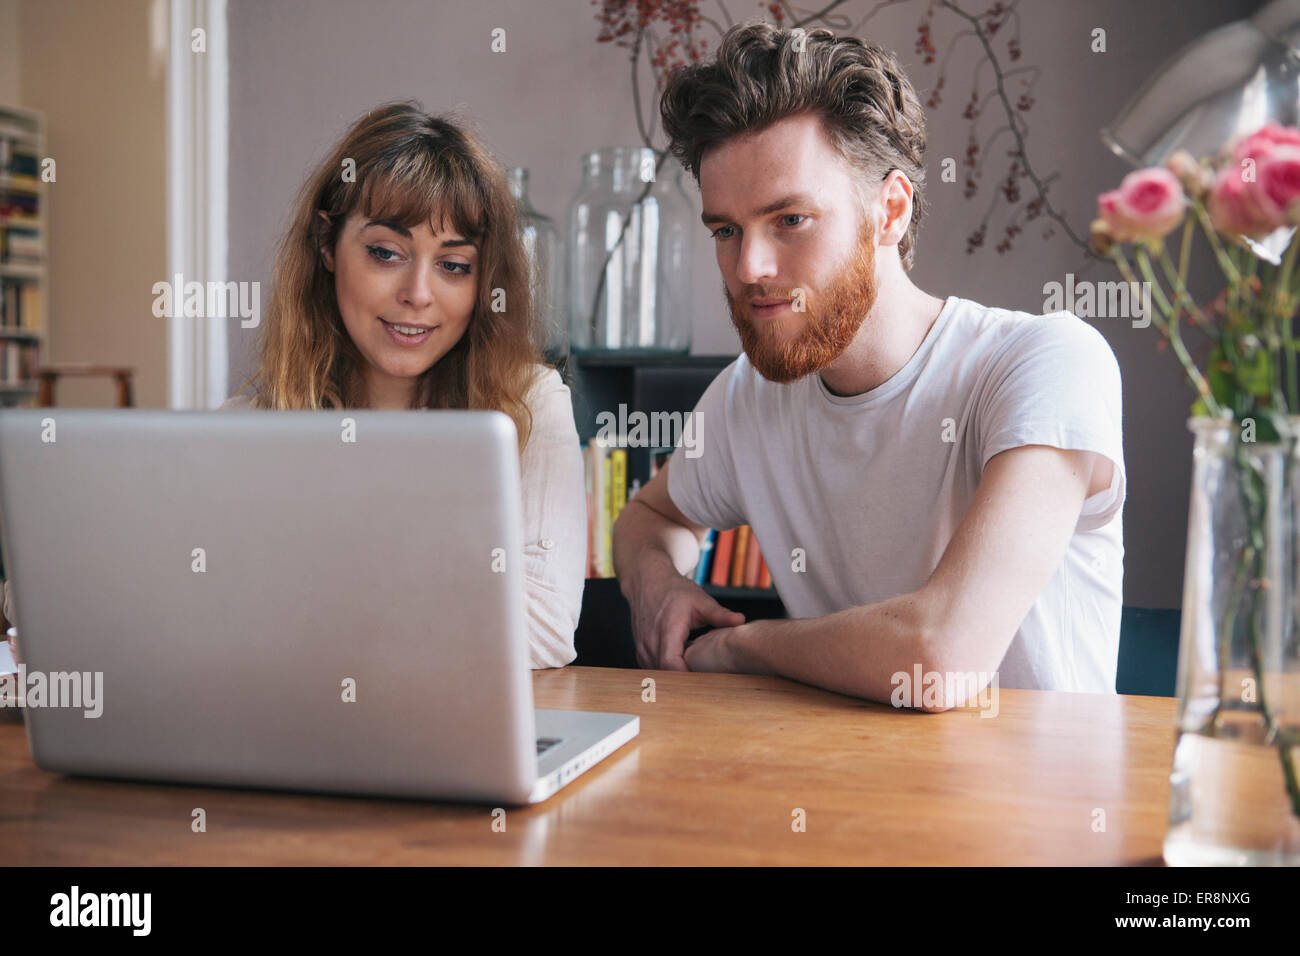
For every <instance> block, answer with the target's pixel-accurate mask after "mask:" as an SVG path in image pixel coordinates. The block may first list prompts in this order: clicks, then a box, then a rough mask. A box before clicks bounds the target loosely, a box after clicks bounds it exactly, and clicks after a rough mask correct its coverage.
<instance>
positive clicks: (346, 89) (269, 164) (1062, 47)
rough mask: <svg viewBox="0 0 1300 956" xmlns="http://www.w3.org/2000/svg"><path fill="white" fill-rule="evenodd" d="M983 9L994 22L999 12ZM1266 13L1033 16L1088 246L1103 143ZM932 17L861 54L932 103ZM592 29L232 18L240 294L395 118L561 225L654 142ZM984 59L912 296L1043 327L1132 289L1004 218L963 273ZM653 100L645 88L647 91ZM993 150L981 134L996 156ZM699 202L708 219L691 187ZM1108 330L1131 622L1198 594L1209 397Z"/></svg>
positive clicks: (458, 19)
mask: <svg viewBox="0 0 1300 956" xmlns="http://www.w3.org/2000/svg"><path fill="white" fill-rule="evenodd" d="M965 5H966V7H967V8H968V9H970V10H972V11H975V10H981V9H984V8H986V7H987V6H988V4H987V3H985V2H984V0H966V3H965ZM706 6H712V5H711V4H710V5H706ZM873 6H875V0H851V2H850V3H848V4H846V6H845V7H844V8H841V9H843V10H847V11H848V12H849V14H850V16H851V17H852V20H853V21H854V22H857V21H858V20H859V19H860V18H861V17H862V16H863V15H865V13H866V12H867V11H868V10H870V9H871V8H872V7H873ZM1257 6H1258V3H1257V2H1256V0H1181V2H1179V3H1178V4H1176V5H1175V4H1170V3H1167V2H1152V0H1145V2H1129V0H1095V2H1091V3H1080V2H1077V0H1025V2H1023V3H1021V14H1022V27H1021V46H1022V48H1023V50H1024V57H1023V59H1022V61H1021V63H1022V64H1034V65H1038V66H1040V67H1042V69H1043V73H1042V75H1041V77H1040V78H1039V81H1038V85H1037V87H1036V89H1035V91H1034V95H1035V97H1036V100H1037V102H1036V104H1035V106H1034V107H1033V109H1032V110H1031V112H1030V113H1029V121H1030V127H1031V134H1030V139H1029V149H1030V157H1031V160H1032V161H1033V162H1034V164H1035V166H1036V169H1037V170H1038V171H1039V172H1040V173H1041V174H1043V175H1046V174H1048V173H1051V172H1059V173H1060V180H1059V182H1058V183H1057V184H1056V185H1055V187H1054V188H1053V189H1052V196H1053V200H1054V202H1055V203H1056V204H1057V205H1058V206H1059V208H1060V209H1061V210H1062V211H1063V212H1064V213H1065V214H1066V215H1067V217H1068V218H1069V219H1070V221H1071V223H1072V224H1073V225H1074V227H1075V229H1076V231H1080V232H1086V230H1087V226H1088V222H1089V220H1090V219H1091V218H1092V216H1093V214H1094V212H1095V209H1096V196H1097V194H1098V193H1099V192H1102V191H1104V190H1106V189H1110V188H1113V186H1114V185H1115V184H1116V183H1118V181H1119V179H1120V178H1121V177H1122V176H1123V174H1124V173H1125V172H1126V171H1127V167H1126V166H1124V164H1123V163H1122V162H1121V161H1120V160H1118V159H1117V158H1115V157H1114V156H1112V155H1111V154H1110V153H1109V152H1108V151H1107V150H1106V149H1105V148H1104V147H1103V146H1102V144H1101V142H1100V140H1099V138H1098V135H1097V131H1098V130H1099V129H1100V128H1101V127H1102V126H1104V125H1106V124H1107V123H1108V122H1109V121H1110V120H1112V119H1113V118H1114V116H1115V114H1116V113H1117V112H1118V111H1119V109H1120V108H1121V107H1122V106H1123V104H1124V103H1125V102H1126V101H1127V99H1128V98H1129V97H1130V96H1131V95H1132V94H1133V92H1134V91H1135V90H1136V89H1137V87H1138V86H1139V85H1140V84H1141V82H1142V81H1143V79H1144V78H1145V77H1146V76H1147V75H1148V74H1149V73H1150V72H1151V71H1152V70H1153V69H1154V68H1155V67H1156V65H1158V64H1159V63H1160V62H1161V60H1163V59H1164V58H1165V57H1166V56H1168V55H1169V54H1171V53H1173V52H1174V51H1175V50H1176V49H1177V48H1178V47H1179V46H1181V45H1182V44H1184V43H1186V42H1188V41H1190V40H1192V39H1194V38H1195V37H1197V36H1199V35H1200V34H1202V33H1203V32H1205V31H1206V30H1208V29H1210V28H1212V27H1215V26H1218V25H1221V24H1223V23H1226V22H1229V21H1231V20H1234V19H1238V18H1239V17H1241V16H1245V15H1247V14H1249V13H1250V12H1251V11H1253V10H1254V9H1255V8H1256V7H1257ZM923 7H924V2H923V0H916V2H913V3H908V4H903V5H901V6H896V7H890V8H886V9H884V10H883V11H881V12H880V13H879V14H877V15H876V16H875V17H874V18H873V19H872V20H871V21H870V22H869V23H868V24H867V26H866V27H865V28H864V29H863V30H862V33H863V34H864V35H866V36H869V37H870V38H871V39H873V40H875V41H877V42H879V43H881V44H883V45H884V46H886V47H889V48H890V49H893V50H894V51H896V52H897V53H898V55H899V56H900V59H901V60H902V62H903V64H904V66H905V68H907V70H908V72H909V75H910V76H911V78H912V81H913V83H914V84H915V85H916V86H917V87H918V88H919V89H921V90H922V96H923V97H924V96H925V93H926V91H928V89H929V88H930V87H931V85H932V84H933V82H934V79H935V78H936V77H937V75H938V74H937V66H928V67H927V66H922V65H920V62H919V58H918V57H917V56H916V55H915V54H914V52H913V50H914V45H915V38H916V24H917V21H918V19H919V17H920V14H921V11H922V9H923ZM728 8H729V9H730V11H731V13H732V15H733V16H734V17H737V18H740V17H743V16H748V15H750V13H751V12H753V11H755V10H756V6H755V5H754V4H753V3H750V2H746V0H730V2H729V3H728ZM593 9H594V8H593V6H592V5H591V2H590V0H545V2H542V0H531V2H528V0H476V2H474V3H467V2H449V0H372V2H368V3H366V4H357V3H353V2H350V0H310V2H308V0H277V2H276V3H274V4H268V3H266V2H264V0H229V18H230V59H231V64H230V113H231V117H230V119H231V129H230V170H229V172H230V229H231V244H230V245H231V252H230V257H231V263H230V264H231V276H230V278H232V279H238V280H245V279H260V280H261V281H263V282H264V283H265V282H269V279H270V269H271V257H272V254H273V250H274V243H275V241H276V239H277V238H278V236H279V234H280V232H281V230H282V229H283V228H284V225H285V217H286V215H287V214H288V211H289V207H290V204H291V202H292V199H293V196H294V194H295V192H296V191H297V189H298V187H299V186H300V185H301V183H302V181H303V179H304V178H305V176H306V175H307V172H308V170H309V169H310V168H311V166H312V165H313V164H314V163H316V162H318V161H319V159H320V157H321V156H322V155H323V154H324V153H325V151H326V150H327V149H328V148H329V146H330V145H331V144H332V143H333V142H334V141H335V140H336V139H337V138H338V137H339V135H340V134H341V133H342V132H343V130H344V129H345V128H346V126H347V125H348V123H349V122H351V121H352V120H353V119H355V118H356V117H357V116H358V115H359V114H361V113H363V112H365V111H366V110H367V109H369V108H370V107H372V106H374V105H375V104H377V103H380V102H382V101H385V100H389V99H396V98H409V97H414V98H416V99H418V100H420V101H421V102H422V103H423V104H424V106H425V108H426V109H428V110H429V111H431V112H453V111H454V112H455V113H456V114H457V115H458V116H460V117H461V118H462V119H465V120H468V121H469V122H470V124H471V126H472V127H473V128H474V129H475V130H476V131H477V132H478V133H479V135H480V136H482V137H483V139H484V140H485V142H486V143H487V145H488V146H489V148H491V149H492V150H493V151H494V153H495V154H496V156H497V157H498V159H500V160H501V161H502V162H503V163H505V164H507V165H522V166H527V167H529V169H530V170H531V180H532V182H531V192H532V199H533V203H534V205H536V206H537V207H538V208H539V209H541V210H542V211H543V212H545V213H547V214H549V215H551V216H553V217H555V218H556V219H557V220H559V221H560V222H563V219H564V216H565V212H566V207H567V204H568V202H569V200H570V199H571V198H572V196H573V194H574V193H575V192H576V190H577V188H578V165H577V161H578V157H579V155H580V154H581V153H582V152H583V151H585V150H587V149H590V148H593V147H598V146H606V145H617V144H631V145H635V144H637V142H638V138H637V133H636V122H635V119H634V115H633V111H632V98H631V81H630V73H629V66H628V64H627V59H626V52H625V51H623V50H621V49H618V48H615V47H614V46H612V45H611V44H598V43H596V41H595V37H596V33H597V24H596V22H595V19H594V17H593ZM710 12H713V13H716V11H710ZM495 27H504V28H505V29H506V31H507V52H506V53H504V54H494V53H492V52H490V51H489V47H488V43H489V34H490V31H491V30H492V29H493V28H495ZM958 27H959V24H958V23H957V21H956V20H955V18H954V17H953V16H952V15H951V14H946V13H944V12H943V11H940V12H939V14H938V15H937V16H936V21H935V35H936V44H937V45H938V46H939V49H940V52H941V53H942V51H943V50H944V49H945V46H946V44H945V42H944V41H945V40H946V38H947V37H949V36H951V35H952V34H953V33H955V32H956V31H957V29H958ZM1095 27H1102V28H1104V29H1105V30H1106V33H1107V52H1106V53H1104V54H1098V53H1093V52H1091V50H1090V34H1091V31H1092V30H1093V29H1094V28H1095ZM975 53H976V50H975V44H974V42H973V40H972V39H971V38H967V39H966V40H963V41H962V43H961V45H960V46H959V47H958V48H957V51H956V52H955V54H954V56H953V58H952V61H951V64H950V71H949V77H948V81H947V91H948V93H947V98H946V101H945V102H944V103H943V104H942V105H941V106H940V107H939V108H938V109H936V110H934V111H933V112H932V114H931V116H930V123H929V130H930V133H929V135H930V146H929V152H928V162H927V168H928V177H929V186H928V192H927V197H928V199H929V203H930V209H929V212H928V214H927V218H926V221H925V224H924V226H923V228H922V231H921V237H920V242H919V244H918V248H917V265H916V267H915V269H914V270H913V273H912V274H913V278H914V279H915V281H916V282H917V284H918V285H920V286H921V287H922V288H924V289H926V290H927V291H929V292H932V293H934V294H936V295H941V296H942V295H948V294H956V295H961V296H964V297H966V298H971V299H975V300H977V301H981V302H984V303H987V304H990V305H999V306H1006V307H1010V308H1017V309H1024V310H1026V311H1031V312H1035V313H1037V312H1041V311H1043V292H1042V289H1043V285H1044V283H1046V282H1049V281H1064V276H1065V273H1067V272H1074V273H1075V274H1076V276H1080V277H1083V276H1085V275H1086V276H1088V277H1089V278H1094V279H1098V280H1102V279H1105V280H1110V279H1114V278H1116V276H1114V275H1113V274H1112V273H1111V271H1109V270H1107V269H1102V268H1091V269H1090V268H1089V267H1088V266H1087V264H1086V262H1085V260H1084V259H1083V258H1082V256H1081V255H1080V253H1079V252H1078V250H1077V249H1076V247H1074V246H1073V245H1072V244H1071V243H1070V242H1069V241H1068V240H1067V239H1066V238H1065V237H1064V236H1063V235H1062V234H1061V233H1060V230H1058V231H1057V235H1056V237H1055V238H1052V239H1048V240H1044V239H1043V238H1042V236H1041V230H1040V229H1034V228H1030V229H1027V230H1026V231H1025V232H1024V233H1022V234H1021V236H1020V237H1019V239H1018V241H1017V244H1016V247H1015V248H1014V249H1013V250H1012V251H1011V252H1010V253H1007V254H1005V255H998V254H997V253H996V252H995V251H994V250H993V246H994V245H996V243H997V240H998V238H999V236H1000V220H998V219H997V218H996V217H995V219H994V220H993V224H992V226H991V228H990V238H989V241H988V242H987V243H986V246H985V248H984V249H982V250H980V251H978V252H976V253H975V254H974V255H967V254H966V252H965V247H966V236H967V234H968V233H969V232H970V231H971V230H972V229H973V228H974V226H975V225H976V224H977V223H978V222H979V219H980V218H981V216H982V215H983V213H984V210H985V208H986V204H987V202H988V196H989V189H991V188H992V187H993V182H992V180H993V178H994V175H993V171H994V170H995V169H997V168H998V167H996V166H991V168H990V170H989V175H987V176H986V181H987V182H986V185H985V187H984V189H983V190H982V191H981V193H980V195H979V196H977V197H976V198H975V199H974V200H970V201H967V200H964V199H963V198H962V195H961V186H960V184H959V183H958V184H946V183H942V182H940V177H939V171H940V164H941V162H942V160H943V158H944V157H946V156H952V157H958V158H960V157H961V155H962V154H963V152H964V150H965V146H966V137H967V124H966V122H965V121H964V120H963V119H961V115H960V114H961V110H962V107H963V105H964V98H965V97H964V96H963V95H961V92H959V91H964V92H965V93H967V94H968V92H969V89H970V76H971V70H972V68H973V66H974V63H975ZM643 76H646V75H645V74H643ZM984 78H985V81H986V82H987V80H988V78H989V73H988V72H987V70H986V71H985V72H984ZM1012 82H1014V80H1013V81H1012ZM648 88H649V80H648V76H646V78H645V79H643V83H642V89H643V91H644V90H646V89H648ZM985 88H987V86H986V87H985ZM1012 89H1013V90H1014V89H1015V87H1014V86H1013V87H1012ZM993 128H994V126H988V125H986V126H983V127H982V129H983V130H984V132H983V133H982V134H981V135H982V136H983V135H987V132H988V131H989V130H991V129H993ZM656 145H662V139H661V138H660V139H658V140H657V141H656ZM990 162H991V161H990ZM689 192H690V193H691V195H692V196H694V197H698V194H697V192H696V190H695V188H694V184H693V183H691V184H690V188H689ZM696 203H697V208H698V198H696ZM697 237H698V238H697V245H696V254H695V309H694V317H693V321H694V346H693V348H692V351H694V352H697V353H721V352H726V353H732V354H735V353H737V352H738V351H739V347H740V346H739V342H738V340H737V339H736V337H735V334H734V332H733V330H732V328H731V325H730V322H729V320H728V318H727V314H726V307H725V304H724V303H723V301H722V297H721V293H720V281H721V280H720V278H719V276H718V273H717V266H716V264H715V263H714V261H713V253H712V248H711V246H710V241H709V239H708V236H707V233H706V232H705V231H704V229H703V228H702V227H701V229H700V230H699V232H698V233H697ZM1094 322H1095V324H1096V325H1097V326H1098V327H1099V328H1100V330H1101V331H1102V333H1103V334H1104V335H1105V336H1106V338H1107V339H1108V341H1109V342H1110V344H1111V347H1112V348H1113V349H1114V351H1115V354H1116V356H1117V357H1118V360H1119V363H1120V367H1121V369H1122V371H1123V375H1124V390H1125V396H1124V398H1125V401H1124V413H1125V418H1124V429H1125V443H1124V444H1125V457H1126V464H1127V468H1128V481H1129V495H1128V502H1127V505H1126V507H1125V529H1124V530H1125V544H1126V550H1127V556H1126V561H1125V565H1126V575H1125V603H1127V604H1137V605H1143V606H1152V607H1175V606H1178V605H1179V604H1180V602H1181V593H1182V570H1183V549H1184V544H1185V536H1186V523H1187V500H1188V488H1189V482H1190V456H1191V438H1190V435H1189V434H1188V433H1187V431H1186V429H1185V426H1184V421H1185V419H1186V416H1187V410H1188V407H1189V404H1190V400H1191V393H1190V390H1189V389H1188V388H1187V386H1185V385H1184V384H1183V382H1182V376H1181V371H1180V369H1179V368H1178V366H1177V363H1176V362H1175V361H1174V359H1173V358H1172V356H1170V355H1169V354H1168V353H1161V354H1157V352H1156V348H1155V346H1156V341H1157V338H1158V336H1157V334H1156V333H1155V330H1154V329H1151V328H1148V329H1133V328H1131V326H1130V324H1129V322H1128V321H1126V320H1118V319H1109V320H1108V319H1097V320H1094ZM256 334H257V332H256V330H243V329H241V328H239V326H238V324H237V323H231V333H230V348H231V388H232V389H233V388H234V387H235V386H237V385H238V384H239V383H240V382H242V381H243V380H244V379H245V378H246V377H247V376H248V374H250V373H251V371H252V368H253V366H252V352H251V350H252V348H253V345H254V342H255V336H256Z"/></svg>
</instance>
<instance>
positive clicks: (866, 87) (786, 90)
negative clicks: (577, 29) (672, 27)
mask: <svg viewBox="0 0 1300 956" xmlns="http://www.w3.org/2000/svg"><path fill="white" fill-rule="evenodd" d="M659 111H660V115H661V116H662V117H663V123H664V130H665V132H666V133H667V134H668V137H669V140H670V142H669V147H668V148H669V150H670V151H671V152H672V154H673V155H674V156H675V157H677V159H678V160H679V161H680V162H681V164H682V165H683V166H685V167H686V169H688V170H689V171H690V173H691V175H692V176H694V177H695V181H696V182H697V183H698V182H699V180H700V161H701V159H702V158H703V157H704V154H705V153H706V152H707V151H708V150H709V149H711V148H712V147H714V146H718V145H720V144H722V143H723V142H725V141H726V140H728V139H730V138H732V137H733V136H738V135H741V134H744V133H757V132H760V131H762V130H764V129H766V128H767V127H769V126H771V125H772V124H773V123H776V122H778V121H780V120H783V119H786V118H788V117H791V116H798V115H802V114H807V113H812V114H815V115H817V116H819V117H820V118H821V121H822V126H823V128H824V129H825V130H826V134H827V137H828V138H829V139H830V141H831V144H832V145H833V146H834V147H835V149H836V150H837V151H838V152H839V153H840V155H841V156H843V157H844V159H845V160H846V161H847V162H848V163H849V165H850V166H851V167H852V168H853V169H854V170H856V171H857V173H858V177H859V198H860V200H861V201H862V203H863V208H864V209H865V208H866V203H867V200H868V198H869V197H870V194H871V192H873V191H874V189H875V187H876V186H877V185H878V184H879V183H881V182H882V181H883V180H884V179H885V177H886V176H888V175H889V173H890V171H891V170H894V169H897V170H901V171H902V173H903V174H904V175H905V176H907V178H908V179H909V180H911V183H912V219H911V223H910V224H909V225H908V227H907V234H906V235H904V236H903V238H902V239H901V240H900V241H899V243H898V255H899V259H900V260H901V261H902V264H903V268H904V269H910V268H911V267H912V260H913V252H914V249H915V246H916V234H917V231H918V229H919V228H920V225H921V217H922V214H923V212H924V210H925V203H924V201H923V199H922V191H923V188H924V186H925V166H924V160H925V112H924V111H923V110H922V108H921V103H920V100H919V99H918V98H917V95H916V91H915V90H914V89H913V88H912V84H911V83H910V82H908V79H907V76H906V75H905V74H904V73H903V70H902V68H901V67H900V66H899V65H898V61H897V60H896V59H895V58H894V56H893V54H891V53H889V52H888V51H886V50H884V49H882V48H881V47H878V46H876V45H875V44H872V43H869V42H867V41H865V40H860V39H858V38H857V37H836V36H835V34H833V33H832V32H831V31H829V30H824V29H817V30H810V31H806V32H805V31H802V30H800V31H795V30H780V29H777V28H776V27H773V26H772V25H771V24H768V23H751V24H745V25H738V26H734V27H732V28H731V29H730V30H728V31H727V33H726V35H725V36H724V37H723V38H722V42H721V44H720V45H719V47H718V49H717V52H716V55H715V57H714V60H713V61H712V62H705V63H692V64H689V65H687V66H683V67H678V68H677V69H676V70H674V71H673V72H672V73H671V74H669V77H668V81H667V85H666V87H665V89H664V93H663V96H662V98H661V99H660V102H659Z"/></svg>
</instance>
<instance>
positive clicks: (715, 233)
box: [709, 226, 735, 239]
mask: <svg viewBox="0 0 1300 956" xmlns="http://www.w3.org/2000/svg"><path fill="white" fill-rule="evenodd" d="M733 228H735V227H734V226H720V227H719V228H717V229H714V230H713V232H711V233H709V238H711V239H730V238H731V236H730V235H729V234H728V235H725V236H724V235H722V231H723V230H724V229H733Z"/></svg>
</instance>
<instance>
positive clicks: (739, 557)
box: [727, 524, 751, 588]
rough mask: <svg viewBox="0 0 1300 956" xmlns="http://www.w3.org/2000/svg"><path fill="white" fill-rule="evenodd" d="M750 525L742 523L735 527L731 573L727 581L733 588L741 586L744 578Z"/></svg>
mask: <svg viewBox="0 0 1300 956" xmlns="http://www.w3.org/2000/svg"><path fill="white" fill-rule="evenodd" d="M750 534H751V531H750V527H749V525H747V524H742V525H741V526H740V527H739V528H737V529H736V547H735V550H734V552H733V554H732V556H731V574H730V575H728V577H727V583H729V584H730V585H731V586H732V587H733V588H738V587H741V585H742V584H743V583H744V580H745V554H746V552H747V551H748V550H749V538H750Z"/></svg>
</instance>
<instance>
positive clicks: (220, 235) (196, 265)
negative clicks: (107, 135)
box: [165, 0, 230, 409]
mask: <svg viewBox="0 0 1300 956" xmlns="http://www.w3.org/2000/svg"><path fill="white" fill-rule="evenodd" d="M168 13H169V17H168V20H169V24H168V35H169V42H168V44H167V275H166V277H165V280H166V281H168V282H171V281H172V280H173V278H174V277H175V276H176V274H177V273H180V274H181V275H182V276H184V279H185V281H186V282H189V281H192V280H197V281H199V282H206V281H225V280H226V278H227V274H226V270H227V268H228V262H227V255H226V254H227V250H228V242H229V237H228V232H227V193H226V185H227V180H226V161H227V155H228V149H227V146H228V137H227V126H228V122H229V111H228V109H227V98H226V97H227V85H228V78H229V73H230V71H229V60H228V58H227V49H226V0H170V4H169V11H168ZM195 27H202V28H203V29H204V30H205V31H206V32H207V36H206V41H207V52H206V53H192V52H191V51H190V34H191V31H192V30H193V29H194V28H195ZM172 291H173V296H174V301H176V300H179V298H180V296H181V290H180V289H173V290H172ZM227 321H228V320H226V319H220V318H203V319H195V318H189V319H186V318H170V319H168V320H167V406H168V407H169V408H173V409H205V408H215V407H216V406H217V405H219V404H221V402H223V401H225V399H226V379H227V374H228V368H227V365H228V362H227V355H226V322H227Z"/></svg>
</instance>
